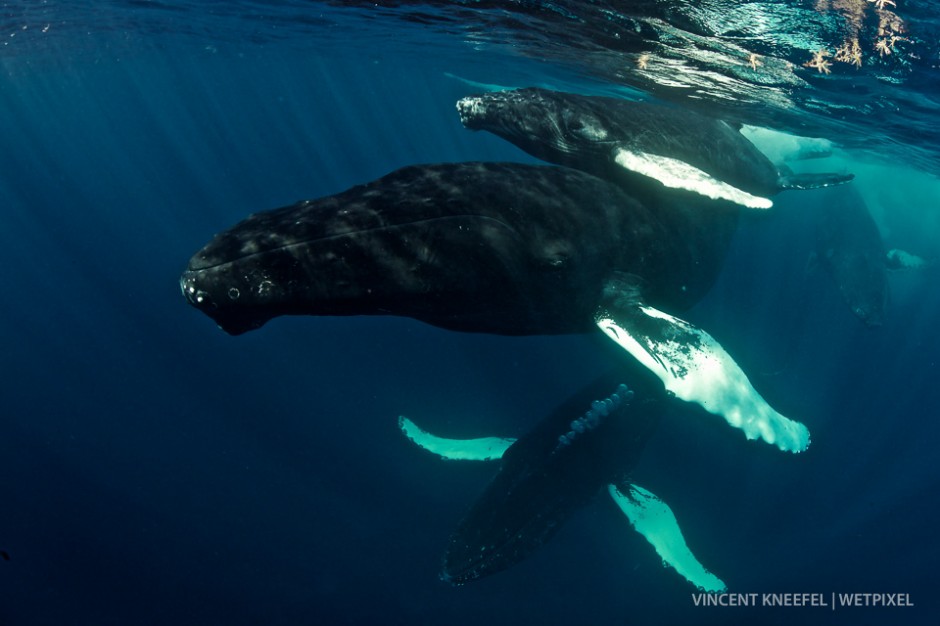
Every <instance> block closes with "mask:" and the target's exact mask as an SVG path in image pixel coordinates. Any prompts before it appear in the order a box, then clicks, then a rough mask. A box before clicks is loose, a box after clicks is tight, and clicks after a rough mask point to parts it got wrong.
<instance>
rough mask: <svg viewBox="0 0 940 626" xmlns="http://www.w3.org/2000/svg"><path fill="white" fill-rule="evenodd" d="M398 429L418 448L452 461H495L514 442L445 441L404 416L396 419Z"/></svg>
mask: <svg viewBox="0 0 940 626" xmlns="http://www.w3.org/2000/svg"><path fill="white" fill-rule="evenodd" d="M398 427H399V428H401V431H402V433H404V435H405V437H408V439H410V440H411V441H412V442H413V443H415V444H416V445H417V446H418V447H420V448H424V449H425V450H427V451H428V452H431V453H433V454H436V455H438V456H439V457H441V458H443V459H447V460H453V461H496V460H498V459H500V458H502V456H503V453H505V452H506V450H507V449H508V448H509V446H511V445H512V444H514V443H515V442H516V440H515V439H507V438H502V437H480V438H478V439H445V438H444V437H438V436H436V435H432V434H431V433H429V432H428V431H426V430H424V429H422V428H420V427H419V426H418V425H417V424H415V423H414V422H412V421H411V420H410V419H408V418H407V417H405V416H404V415H400V416H399V417H398Z"/></svg>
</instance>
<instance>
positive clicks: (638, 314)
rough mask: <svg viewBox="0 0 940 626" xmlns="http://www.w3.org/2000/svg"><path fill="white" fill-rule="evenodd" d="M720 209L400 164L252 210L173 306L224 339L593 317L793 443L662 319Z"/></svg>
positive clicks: (526, 331) (718, 257) (729, 372)
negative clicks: (322, 326)
mask: <svg viewBox="0 0 940 626" xmlns="http://www.w3.org/2000/svg"><path fill="white" fill-rule="evenodd" d="M736 220H737V216H736V211H735V210H733V209H727V210H726V209H724V208H722V207H719V208H717V209H715V210H709V211H702V210H697V207H696V205H695V202H693V201H691V200H690V199H689V198H686V197H684V196H683V197H682V198H680V199H672V198H671V197H670V196H663V198H662V199H661V203H660V204H658V205H655V206H653V205H650V204H646V203H641V202H638V201H637V200H635V199H634V198H632V197H630V196H629V195H627V193H626V192H624V191H623V189H622V188H621V187H619V186H617V185H614V184H611V183H608V182H606V181H604V180H601V179H599V178H596V177H594V176H591V175H590V174H587V173H584V172H580V171H577V170H572V169H567V168H559V167H545V166H529V165H519V164H511V163H501V164H500V163H457V164H439V165H424V166H412V167H406V168H403V169H400V170H398V171H395V172H393V173H391V174H389V175H387V176H385V177H383V178H380V179H378V180H376V181H374V182H371V183H368V184H365V185H359V186H356V187H353V188H352V189H349V190H347V191H345V192H342V193H339V194H337V195H334V196H329V197H326V198H320V199H318V200H311V201H306V202H300V203H298V204H295V205H293V206H289V207H285V208H282V209H276V210H273V211H268V212H263V213H258V214H255V215H252V216H250V217H248V218H247V219H245V220H244V221H242V222H241V223H239V224H237V225H235V226H234V227H232V228H230V229H229V230H227V231H225V232H223V233H221V234H219V235H217V236H216V237H215V238H214V239H213V240H212V241H211V242H209V244H207V245H206V246H205V247H204V248H203V249H202V250H200V251H199V252H197V253H196V254H195V256H193V258H192V259H191V260H190V263H189V267H188V268H187V269H186V271H185V272H184V273H183V275H182V277H181V280H180V285H181V288H182V291H183V294H184V296H185V297H186V298H187V299H188V300H189V302H190V303H191V304H192V305H193V306H195V307H197V308H198V309H200V310H201V311H203V312H204V313H206V314H207V315H209V316H210V317H211V318H213V319H214V320H215V321H216V322H217V323H218V325H219V326H220V327H221V328H222V329H224V330H226V331H227V332H229V333H232V334H239V333H243V332H246V331H248V330H251V329H253V328H258V327H260V326H261V325H263V324H264V323H265V322H267V321H268V320H270V319H271V318H273V317H276V316H279V315H400V316H407V317H412V318H415V319H418V320H421V321H424V322H428V323H430V324H434V325H436V326H440V327H443V328H448V329H453V330H461V331H472V332H487V333H497V334H506V335H535V334H559V333H580V332H587V331H589V330H591V329H593V328H596V327H599V328H600V329H601V330H603V331H604V332H605V333H606V334H607V335H608V336H609V337H610V338H611V339H613V340H614V341H616V342H617V343H618V344H619V345H621V346H622V347H623V348H625V349H626V350H627V351H629V352H630V353H631V354H632V355H633V356H634V357H635V358H637V359H638V360H639V361H640V362H641V363H642V364H643V365H644V366H646V367H647V368H648V369H650V370H651V371H653V372H655V373H656V375H657V376H658V377H659V378H660V379H661V380H662V381H663V382H664V384H665V385H666V388H667V389H668V390H669V391H671V392H672V393H674V394H675V395H676V396H678V397H679V398H682V399H684V400H688V401H691V402H696V403H698V404H700V405H702V406H703V407H705V408H706V409H707V410H709V411H710V412H712V413H716V414H719V415H722V416H723V417H724V418H725V419H726V420H727V421H728V423H729V424H731V425H732V426H734V427H736V428H740V429H741V430H743V431H744V433H745V435H746V436H747V437H748V438H749V439H754V438H757V437H760V438H762V439H764V440H765V441H767V442H768V443H771V444H775V445H777V446H778V447H779V448H780V449H782V450H789V451H794V452H799V451H802V450H804V449H805V448H806V447H807V446H808V445H809V433H808V431H807V430H806V428H805V427H804V426H803V425H802V424H800V423H798V422H793V421H791V420H789V419H787V418H785V417H784V416H782V415H780V414H779V413H777V412H776V411H775V410H773V409H772V408H771V407H770V406H769V405H768V404H767V403H766V402H765V401H764V399H763V398H762V397H761V396H760V394H758V393H757V391H756V390H755V389H754V388H753V386H751V384H750V382H749V381H748V379H747V377H746V376H745V375H744V373H743V371H741V368H740V367H738V365H737V364H736V363H735V362H734V360H733V359H731V357H730V356H729V355H728V354H727V352H725V351H724V349H722V348H721V346H720V345H719V344H718V343H717V342H716V341H715V340H714V339H713V338H712V337H711V336H710V335H708V334H707V333H705V332H704V331H702V330H700V329H698V328H695V327H694V326H692V325H690V324H688V323H687V322H684V321H682V320H679V319H677V318H675V317H673V316H672V315H670V314H668V313H664V312H663V311H661V310H659V308H660V307H662V308H666V309H670V310H673V311H680V310H683V309H685V308H687V307H688V306H690V305H691V304H693V303H694V302H695V301H696V300H697V299H698V298H699V297H700V296H701V295H702V294H703V293H704V291H705V290H706V289H707V288H708V286H710V284H711V282H712V281H713V280H714V278H715V276H716V274H717V272H718V271H719V269H720V267H721V264H722V261H723V259H724V257H725V254H726V251H727V248H728V245H729V242H730V238H731V235H732V233H733V231H734V227H735V224H736Z"/></svg>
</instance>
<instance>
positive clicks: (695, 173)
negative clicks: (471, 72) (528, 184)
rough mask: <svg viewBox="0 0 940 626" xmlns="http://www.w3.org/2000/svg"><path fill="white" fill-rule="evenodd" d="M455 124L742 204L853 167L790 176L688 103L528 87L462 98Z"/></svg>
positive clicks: (563, 158)
mask: <svg viewBox="0 0 940 626" xmlns="http://www.w3.org/2000/svg"><path fill="white" fill-rule="evenodd" d="M457 111H458V113H459V114H460V121H461V122H462V123H463V125H464V126H466V127H467V128H469V129H471V130H487V131H489V132H491V133H493V134H495V135H498V136H499V137H502V138H503V139H506V140H508V141H510V142H512V143H513V144H515V145H516V146H518V147H519V148H521V149H522V150H525V151H526V152H528V153H529V154H531V155H532V156H535V157H537V158H539V159H542V160H544V161H548V162H549V163H555V164H557V165H565V166H568V167H574V168H577V169H581V170H584V171H586V172H590V173H592V174H595V175H597V176H601V177H602V178H607V179H609V180H625V181H626V184H627V185H628V186H629V187H630V188H631V190H632V191H636V190H637V189H638V187H640V186H643V185H644V184H645V185H647V186H648V185H649V184H650V183H651V182H652V181H654V180H655V181H658V182H659V183H661V184H662V185H663V186H666V187H670V188H676V189H685V190H688V191H691V192H694V193H697V194H700V195H702V196H705V197H708V198H712V199H719V200H728V201H730V202H734V203H736V204H738V205H741V206H744V207H748V208H770V207H771V206H772V204H773V202H772V201H771V200H770V196H773V195H775V194H776V193H778V192H779V191H782V190H784V189H810V188H816V187H826V186H829V185H835V184H840V183H846V182H848V181H850V180H852V179H853V178H854V176H853V175H852V174H835V173H832V174H828V173H827V174H793V173H791V172H783V171H781V170H779V169H778V168H777V167H775V166H774V164H773V163H771V162H770V160H769V159H768V158H767V157H765V156H764V155H763V154H762V153H761V152H760V151H759V150H758V149H757V148H756V147H755V146H754V144H752V143H751V142H750V141H748V140H747V138H745V137H744V135H742V134H741V132H740V127H739V126H735V125H732V124H730V123H728V122H724V121H722V120H718V119H715V118H711V117H707V116H705V115H701V114H699V113H696V112H694V111H690V110H688V109H682V108H678V107H674V106H669V105H665V104H654V103H650V102H633V101H629V100H622V99H619V98H608V97H602V96H582V95H578V94H571V93H563V92H558V91H551V90H548V89H540V88H535V87H529V88H525V89H516V90H512V91H503V92H494V93H486V94H483V95H479V96H469V97H466V98H462V99H461V100H459V101H458V102H457Z"/></svg>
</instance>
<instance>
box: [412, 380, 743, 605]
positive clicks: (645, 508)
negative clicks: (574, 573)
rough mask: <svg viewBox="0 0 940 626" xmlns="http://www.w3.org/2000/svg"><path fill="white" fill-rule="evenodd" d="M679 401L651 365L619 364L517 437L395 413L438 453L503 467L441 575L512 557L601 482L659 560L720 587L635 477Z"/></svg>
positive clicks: (459, 576) (482, 571) (506, 563)
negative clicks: (443, 427)
mask: <svg viewBox="0 0 940 626" xmlns="http://www.w3.org/2000/svg"><path fill="white" fill-rule="evenodd" d="M623 380H630V385H629V387H628V386H627V385H626V384H623V383H620V384H617V381H623ZM605 396H606V397H605ZM683 404H684V403H679V402H676V401H675V400H673V399H671V398H669V397H668V395H667V394H666V393H665V390H664V389H663V386H662V383H660V381H658V380H656V379H655V378H653V377H652V376H651V375H650V374H649V373H648V372H631V373H627V372H624V371H617V372H612V373H611V374H610V375H608V376H605V377H602V378H601V379H600V380H598V381H596V382H595V383H593V384H592V385H589V386H588V387H587V388H585V389H584V390H582V391H581V392H580V393H578V394H577V395H575V396H573V397H572V398H570V399H569V400H567V401H566V402H564V403H563V404H562V405H561V406H560V407H559V408H558V409H556V410H555V411H554V412H552V413H551V414H550V415H549V416H548V417H546V418H544V419H543V420H541V421H540V422H539V423H538V425H537V426H536V427H535V428H534V429H533V430H532V431H531V432H530V433H528V434H527V435H525V436H523V437H522V438H520V439H518V440H513V439H502V438H494V437H487V438H481V439H469V440H456V439H443V438H441V437H437V436H435V435H432V434H430V433H428V432H426V431H424V430H422V429H421V428H419V427H418V426H417V425H415V423H414V422H412V421H411V420H410V419H408V418H406V417H404V416H401V417H399V426H400V428H401V430H402V432H403V433H404V434H405V436H407V437H408V438H409V439H410V440H411V441H413V442H414V443H415V444H417V445H418V446H420V447H422V448H424V449H426V450H428V451H429V452H432V453H434V454H437V455H438V456H440V457H442V458H444V459H452V460H453V459H456V460H478V461H493V460H501V463H500V469H499V472H498V473H497V474H496V476H495V478H494V479H493V480H492V482H491V483H490V484H489V486H488V487H487V488H486V490H485V491H484V492H483V494H482V495H481V496H480V497H479V499H478V500H477V501H476V503H475V504H474V505H473V506H472V507H471V509H470V510H469V512H468V513H467V514H466V516H465V517H464V518H463V520H462V521H461V522H460V524H459V525H458V527H457V529H456V530H455V531H454V533H453V535H452V536H451V539H450V542H449V545H448V548H447V552H446V554H445V558H444V568H443V571H442V573H441V578H442V579H444V580H445V581H448V582H450V583H453V584H455V585H461V584H464V583H468V582H471V581H474V580H478V579H480V578H483V577H485V576H489V575H491V574H495V573H497V572H499V571H502V570H505V569H507V568H509V567H511V566H513V565H515V564H516V563H518V562H520V561H522V560H523V559H525V558H526V557H528V556H529V554H531V553H532V552H533V551H535V550H536V549H538V548H539V547H541V546H542V545H544V544H545V543H546V542H547V541H549V540H550V539H551V538H552V537H553V536H554V535H555V533H556V532H558V530H559V529H560V528H561V527H562V525H563V524H564V523H565V522H566V521H567V520H568V518H569V517H570V516H571V515H572V514H573V513H574V512H575V511H577V510H578V509H579V508H580V507H582V506H584V505H586V504H588V503H589V502H590V501H591V500H592V499H593V498H594V497H595V496H596V494H597V493H598V492H599V491H602V490H606V491H608V493H609V494H610V495H611V497H612V498H613V500H614V502H615V503H616V504H617V505H618V506H619V507H620V509H621V510H622V511H623V513H624V514H625V515H626V516H627V517H628V518H629V519H630V521H631V523H632V524H633V526H634V528H635V529H636V530H637V531H638V532H640V533H641V534H643V536H644V537H646V538H647V540H648V541H649V542H650V543H651V544H652V545H653V547H654V548H655V549H656V550H657V552H658V553H659V554H660V556H661V557H662V558H663V562H664V564H668V565H670V566H672V567H673V568H674V569H675V570H676V571H677V572H678V573H679V574H681V575H682V576H684V577H685V578H686V579H687V580H688V581H689V582H690V583H692V584H693V585H695V586H696V587H699V588H701V589H703V590H705V591H723V590H724V588H725V585H724V583H723V582H722V581H721V580H720V579H718V578H717V577H716V576H714V575H713V574H711V573H709V572H708V571H707V570H706V569H705V568H704V567H703V566H702V565H701V564H700V563H699V562H698V560H697V559H696V558H695V556H694V555H693V554H692V552H691V551H690V550H689V549H688V547H687V546H686V543H685V540H684V538H683V537H682V533H681V531H680V530H679V526H678V523H677V522H676V520H675V516H674V515H673V513H672V511H671V509H669V507H668V506H667V505H666V504H665V503H664V502H662V500H660V499H659V498H657V497H656V496H655V495H653V494H652V493H651V492H649V491H648V490H646V489H643V488H642V487H640V486H639V485H636V484H635V483H634V482H633V480H632V472H633V469H634V467H635V465H636V464H637V462H638V460H639V456H640V453H641V452H642V450H643V447H644V446H645V444H646V442H647V440H648V439H649V437H650V436H651V435H652V433H653V431H654V430H655V428H656V426H657V425H658V423H659V420H660V417H661V415H662V413H663V411H664V409H666V408H667V407H668V408H670V409H672V410H683V407H682V406H680V405H683ZM685 406H686V407H690V408H691V405H685ZM699 410H700V409H699Z"/></svg>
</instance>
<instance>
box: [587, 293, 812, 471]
mask: <svg viewBox="0 0 940 626" xmlns="http://www.w3.org/2000/svg"><path fill="white" fill-rule="evenodd" d="M614 314H615V315H616V318H615V317H613V315H612V313H611V312H610V311H608V310H606V309H604V310H601V311H600V312H599V314H598V316H597V318H596V319H595V321H596V323H597V325H598V326H599V327H600V329H601V330H603V331H604V333H605V334H606V335H607V336H608V337H610V338H611V339H613V340H614V341H616V342H617V343H618V344H619V345H620V346H621V347H622V348H624V349H625V350H627V352H629V353H630V354H632V355H633V356H634V358H636V359H637V360H638V361H639V362H640V363H642V364H643V366H644V367H646V368H647V369H649V370H650V371H651V372H653V373H654V374H656V376H658V377H659V379H660V380H661V381H663V384H664V385H665V386H666V389H667V390H669V391H671V392H672V393H674V394H675V395H676V397H677V398H679V399H681V400H685V401H687V402H694V403H696V404H698V405H700V406H701V407H702V408H704V409H705V410H706V411H709V412H710V413H715V414H717V415H721V416H722V417H724V418H725V421H727V422H728V424H730V425H731V426H733V427H734V428H740V429H741V430H743V431H744V434H745V436H746V437H747V438H748V439H757V438H760V439H763V440H764V441H766V442H767V443H769V444H772V445H776V446H777V447H778V448H780V449H781V450H784V451H789V452H802V451H804V450H806V448H808V447H809V444H810V437H809V430H808V429H807V428H806V426H804V425H803V424H801V423H800V422H797V421H794V420H791V419H789V418H787V417H784V416H783V415H781V414H780V413H778V412H777V411H775V410H774V409H773V407H771V406H770V405H769V404H767V401H766V400H764V398H763V397H762V396H761V395H760V394H759V393H758V392H757V390H756V389H754V387H753V386H752V385H751V382H750V381H749V380H748V378H747V375H746V374H745V373H744V371H743V370H742V369H741V368H740V366H738V364H737V363H735V361H734V359H733V358H731V355H730V354H728V353H727V352H726V351H725V349H724V348H722V347H721V344H719V343H718V342H717V341H716V340H715V339H714V338H713V337H712V336H711V335H709V334H708V333H707V332H705V331H704V330H702V329H701V328H697V327H696V326H693V325H692V324H690V323H688V322H686V321H684V320H681V319H679V318H677V317H673V316H672V315H669V314H668V313H663V312H662V311H658V310H656V309H654V308H652V307H649V306H634V307H627V308H624V307H621V308H620V310H619V311H615V312H614Z"/></svg>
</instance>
